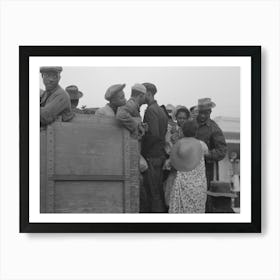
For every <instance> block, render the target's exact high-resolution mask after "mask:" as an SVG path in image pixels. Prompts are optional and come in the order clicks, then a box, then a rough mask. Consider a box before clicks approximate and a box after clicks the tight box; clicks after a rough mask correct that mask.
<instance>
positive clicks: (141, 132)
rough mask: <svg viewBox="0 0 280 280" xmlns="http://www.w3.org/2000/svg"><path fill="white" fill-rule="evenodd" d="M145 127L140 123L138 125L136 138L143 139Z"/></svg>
mask: <svg viewBox="0 0 280 280" xmlns="http://www.w3.org/2000/svg"><path fill="white" fill-rule="evenodd" d="M145 132H146V131H145V127H144V126H143V125H142V124H141V123H140V124H139V125H138V136H139V137H140V138H141V137H143V136H144V134H145Z"/></svg>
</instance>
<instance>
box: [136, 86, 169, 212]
mask: <svg viewBox="0 0 280 280" xmlns="http://www.w3.org/2000/svg"><path fill="white" fill-rule="evenodd" d="M143 85H144V86H145V88H146V90H147V93H146V102H147V104H148V107H147V109H146V111H145V115H144V120H143V122H144V123H146V124H147V125H148V131H147V132H146V134H145V135H144V136H143V138H142V155H143V157H144V158H145V159H146V161H147V163H148V169H147V171H145V173H144V183H143V186H142V189H141V190H140V212H157V213H160V212H163V213H164V212H166V207H165V203H164V195H163V170H162V167H163V164H164V161H165V159H166V153H165V134H166V132H167V124H168V117H167V116H166V114H165V112H164V111H163V109H162V108H161V107H160V106H159V105H158V104H157V101H156V100H155V99H154V95H155V94H156V92H157V88H156V86H155V85H153V84H151V83H144V84H143Z"/></svg>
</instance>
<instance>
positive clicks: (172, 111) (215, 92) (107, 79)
mask: <svg viewBox="0 0 280 280" xmlns="http://www.w3.org/2000/svg"><path fill="white" fill-rule="evenodd" d="M40 75H41V88H40V130H41V131H40V137H41V149H40V158H41V161H40V163H41V169H40V171H41V172H40V174H41V183H40V184H41V185H40V188H41V194H42V197H41V201H40V207H41V212H42V213H48V212H55V213H61V212H62V213H103V212H105V213H126V212H128V213H205V212H206V213H221V212H222V213H236V212H237V213H238V212H240V203H239V199H240V185H239V181H240V171H239V164H240V112H239V108H240V101H239V96H240V90H239V89H240V68H239V67H177V68H176V67H161V68H160V67H123V68H117V67H107V68H104V67H98V68H94V67H61V66H57V67H55V66H42V67H40ZM138 81H144V82H142V83H140V82H138ZM145 81H147V82H145ZM137 82H138V83H137ZM225 95H226V96H225ZM172 103H173V104H172ZM103 120H104V122H103ZM131 146H132V147H131ZM50 162H51V164H50ZM50 184H52V187H51V188H50ZM52 191H54V196H51V194H50V192H52ZM207 195H208V199H207ZM50 200H53V201H52V202H51V201H50Z"/></svg>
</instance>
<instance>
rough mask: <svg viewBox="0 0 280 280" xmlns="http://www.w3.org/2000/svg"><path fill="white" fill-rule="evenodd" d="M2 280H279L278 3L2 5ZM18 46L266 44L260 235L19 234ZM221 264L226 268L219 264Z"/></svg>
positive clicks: (85, 2) (279, 46)
mask: <svg viewBox="0 0 280 280" xmlns="http://www.w3.org/2000/svg"><path fill="white" fill-rule="evenodd" d="M0 8H1V15H0V20H1V22H0V27H1V32H0V36H1V38H0V39H1V40H0V41H1V66H0V67H1V82H0V86H1V100H0V101H1V102H0V105H1V110H0V114H1V159H0V160H1V174H0V175H1V176H0V180H1V193H0V199H1V201H0V210H1V216H0V218H1V219H0V223H1V224H0V230H1V232H0V242H1V244H0V246H1V250H0V254H1V255H0V257H1V258H0V260H1V263H0V264H1V266H0V278H1V279H30V280H31V279H151V278H152V279H189V278H190V279H279V278H280V271H279V248H280V246H279V240H280V238H279V236H280V234H279V225H280V219H279V213H280V211H279V204H280V203H279V202H280V201H279V185H280V180H279V174H280V172H279V144H278V143H279V142H280V138H279V125H278V124H279V110H278V109H279V74H280V73H279V50H280V44H279V39H280V38H279V36H280V32H279V31H280V30H279V10H280V3H279V1H276V0H275V1H272V0H271V1H267V0H266V1H253V0H247V1H209V0H207V1H178V2H175V1H172V2H171V1H170V2H169V1H154V2H148V1H142V2H136V1H131V2H128V1H124V2H120V1H114V2H110V1H103V3H101V2H97V1H96V2H95V1H84V2H81V1H60V2H54V1H36V2H35V1H5V0H4V1H1V4H0ZM18 45H262V47H263V53H262V55H263V59H262V66H263V67H262V71H263V73H262V96H263V99H262V116H263V119H262V126H263V134H262V135H263V137H262V143H263V153H262V156H263V162H262V166H263V177H262V178H263V179H262V180H263V181H262V187H263V192H262V193H263V217H262V218H263V233H262V234H177V235H175V234H162V235H159V234H19V233H18V232H19V209H18V206H19V203H18V202H19V195H18V194H19V193H18V182H19V174H18V166H19V158H18V110H17V109H18ZM217 265H218V266H217Z"/></svg>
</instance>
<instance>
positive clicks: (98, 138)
mask: <svg viewBox="0 0 280 280" xmlns="http://www.w3.org/2000/svg"><path fill="white" fill-rule="evenodd" d="M40 151H41V155H40V156H41V160H40V162H41V166H40V171H41V172H40V173H41V174H40V175H41V178H40V182H41V190H40V194H41V199H40V200H41V201H40V211H41V212H42V213H137V212H139V177H138V176H139V175H138V170H139V169H138V164H139V153H138V141H137V140H135V139H132V138H131V137H130V135H129V132H128V131H127V130H126V129H123V128H121V127H119V125H118V123H117V122H116V121H115V120H114V119H109V118H108V119H102V118H96V117H93V116H83V115H80V116H77V117H76V118H75V119H74V120H73V121H71V122H69V123H65V122H55V123H53V124H52V125H49V126H48V127H47V128H46V130H43V131H41V147H40Z"/></svg>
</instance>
